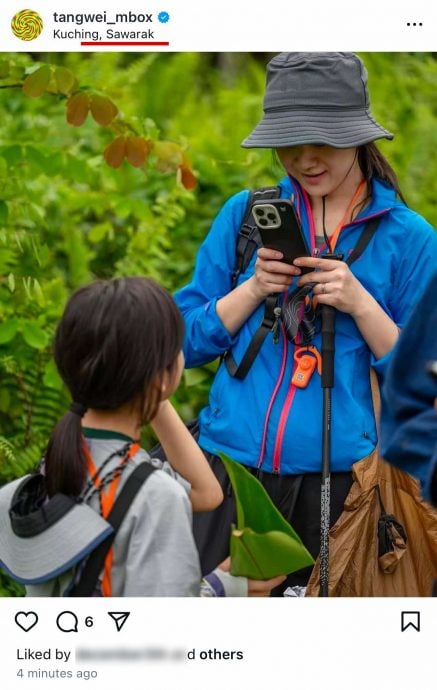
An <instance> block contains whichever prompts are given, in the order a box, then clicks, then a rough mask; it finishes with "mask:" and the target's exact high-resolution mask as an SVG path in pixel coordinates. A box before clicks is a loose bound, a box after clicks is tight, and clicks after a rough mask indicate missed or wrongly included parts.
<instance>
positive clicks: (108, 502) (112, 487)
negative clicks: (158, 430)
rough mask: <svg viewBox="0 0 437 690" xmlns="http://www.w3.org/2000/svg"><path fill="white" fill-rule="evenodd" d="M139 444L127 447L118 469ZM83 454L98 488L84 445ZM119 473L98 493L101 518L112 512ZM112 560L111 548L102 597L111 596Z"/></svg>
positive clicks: (129, 457)
mask: <svg viewBox="0 0 437 690" xmlns="http://www.w3.org/2000/svg"><path fill="white" fill-rule="evenodd" d="M140 447H141V446H140V444H139V443H132V445H131V446H129V449H128V451H127V453H126V455H124V457H122V458H121V460H120V463H119V465H118V466H119V467H121V466H122V465H125V464H126V463H127V462H129V460H130V459H131V458H133V456H134V455H136V453H137V452H138V451H139V449H140ZM83 452H84V454H85V458H86V463H87V468H88V474H89V475H90V477H91V479H92V481H93V484H94V486H95V487H97V488H99V487H100V485H101V483H102V480H101V478H100V477H99V476H96V475H97V469H96V466H95V464H94V460H93V459H92V456H91V453H90V450H89V448H88V446H87V444H86V443H84V444H83ZM120 477H121V473H120V474H118V475H117V476H115V477H114V479H113V480H112V481H111V483H110V484H109V486H108V489H107V493H104V491H103V489H102V490H101V491H100V505H101V510H102V517H104V518H105V520H106V518H107V517H108V515H109V513H110V512H111V510H112V506H113V505H114V501H115V494H116V493H117V487H118V484H119V481H120ZM113 559H114V553H113V549H112V546H111V548H110V549H109V551H108V553H107V556H106V558H105V565H104V566H103V581H102V592H103V596H104V597H110V596H112V587H111V569H112V562H113Z"/></svg>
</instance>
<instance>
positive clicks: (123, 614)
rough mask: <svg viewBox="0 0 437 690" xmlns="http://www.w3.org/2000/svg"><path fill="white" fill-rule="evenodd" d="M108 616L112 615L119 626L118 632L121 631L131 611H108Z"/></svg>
mask: <svg viewBox="0 0 437 690" xmlns="http://www.w3.org/2000/svg"><path fill="white" fill-rule="evenodd" d="M108 616H111V618H112V620H113V621H114V623H115V626H116V628H117V632H120V630H121V629H122V627H123V625H124V624H125V623H126V621H127V619H128V618H129V616H130V611H108Z"/></svg>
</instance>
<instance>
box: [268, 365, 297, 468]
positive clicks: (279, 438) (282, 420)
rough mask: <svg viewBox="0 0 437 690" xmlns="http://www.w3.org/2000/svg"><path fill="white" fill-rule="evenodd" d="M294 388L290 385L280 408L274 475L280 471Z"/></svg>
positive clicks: (274, 451) (294, 367) (274, 454)
mask: <svg viewBox="0 0 437 690" xmlns="http://www.w3.org/2000/svg"><path fill="white" fill-rule="evenodd" d="M296 366H297V364H296V362H294V365H293V371H292V374H291V377H292V378H293V374H294V372H295V369H296ZM296 390H297V388H296V386H295V385H294V384H291V385H290V387H289V389H288V392H287V397H286V398H285V403H284V407H283V408H282V411H281V416H280V418H279V424H278V431H277V433H276V439H275V447H274V450H273V466H272V470H273V473H274V474H279V471H280V469H281V451H282V443H283V441H284V434H285V427H286V425H287V419H288V414H289V412H290V408H291V405H292V403H293V400H294V396H295V394H296Z"/></svg>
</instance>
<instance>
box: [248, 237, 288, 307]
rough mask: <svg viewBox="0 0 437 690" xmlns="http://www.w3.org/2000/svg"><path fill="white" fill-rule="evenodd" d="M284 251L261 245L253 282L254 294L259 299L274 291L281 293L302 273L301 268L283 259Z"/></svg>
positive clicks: (250, 279) (251, 280)
mask: <svg viewBox="0 0 437 690" xmlns="http://www.w3.org/2000/svg"><path fill="white" fill-rule="evenodd" d="M282 258H283V254H282V252H279V251H277V250H276V249H268V248H267V247H261V248H260V249H258V256H257V259H256V262H255V273H254V275H253V276H252V278H249V281H250V282H251V289H252V291H253V294H254V295H255V296H256V297H257V298H258V299H264V298H265V297H267V296H268V295H271V294H272V292H274V293H276V292H277V293H280V292H284V291H285V290H288V288H289V287H290V285H291V283H292V281H293V279H294V278H295V276H298V275H300V274H301V270H300V268H298V267H297V266H293V265H290V264H286V263H284V261H281V259H282Z"/></svg>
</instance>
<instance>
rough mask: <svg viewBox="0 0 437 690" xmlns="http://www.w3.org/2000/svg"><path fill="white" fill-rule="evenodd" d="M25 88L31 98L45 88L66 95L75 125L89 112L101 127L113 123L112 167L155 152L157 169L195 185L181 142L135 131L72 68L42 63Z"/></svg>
mask: <svg viewBox="0 0 437 690" xmlns="http://www.w3.org/2000/svg"><path fill="white" fill-rule="evenodd" d="M23 92H24V93H25V94H26V96H29V97H30V98H38V97H40V96H42V95H43V94H44V93H46V92H47V93H53V94H61V95H63V96H66V97H67V112H66V118H67V122H68V124H69V125H71V126H73V127H81V126H82V125H83V124H84V123H85V121H86V119H87V117H88V114H91V117H92V118H93V120H94V121H95V122H96V123H97V124H99V125H101V126H102V127H112V129H113V130H114V132H115V133H116V134H118V136H116V138H115V139H113V140H112V141H111V142H110V143H109V144H108V146H107V147H106V149H105V151H104V153H103V156H104V159H105V161H106V163H107V164H108V165H110V166H111V167H112V168H119V167H120V166H121V165H122V163H123V161H127V162H128V163H129V164H130V165H132V166H133V167H135V168H141V167H142V166H143V165H144V164H145V163H146V162H147V161H148V159H149V154H150V153H151V152H153V160H154V163H155V166H156V168H157V170H159V171H160V172H163V173H165V172H176V174H177V179H178V181H179V182H180V183H181V184H182V185H183V186H184V187H185V189H188V190H193V189H194V188H195V187H196V178H195V176H194V173H193V171H192V167H191V162H190V160H189V158H188V156H187V154H186V152H185V151H184V150H183V149H182V147H181V146H179V145H178V144H176V143H174V142H171V141H158V140H153V139H146V138H145V137H143V136H140V135H138V134H136V133H132V128H131V127H130V126H128V124H127V123H125V122H124V121H123V119H122V118H120V117H117V116H118V115H119V109H118V107H117V106H116V105H115V103H114V102H113V101H112V100H111V99H110V98H108V97H107V96H102V95H100V94H98V93H96V92H94V91H91V90H86V91H85V90H79V83H78V80H77V79H76V77H75V75H74V74H73V73H72V72H71V70H69V69H67V68H65V67H59V66H56V65H47V64H44V65H41V66H40V67H39V68H38V69H36V70H35V71H34V72H32V74H29V75H28V76H27V77H26V78H25V80H24V82H23ZM127 132H128V133H127Z"/></svg>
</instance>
